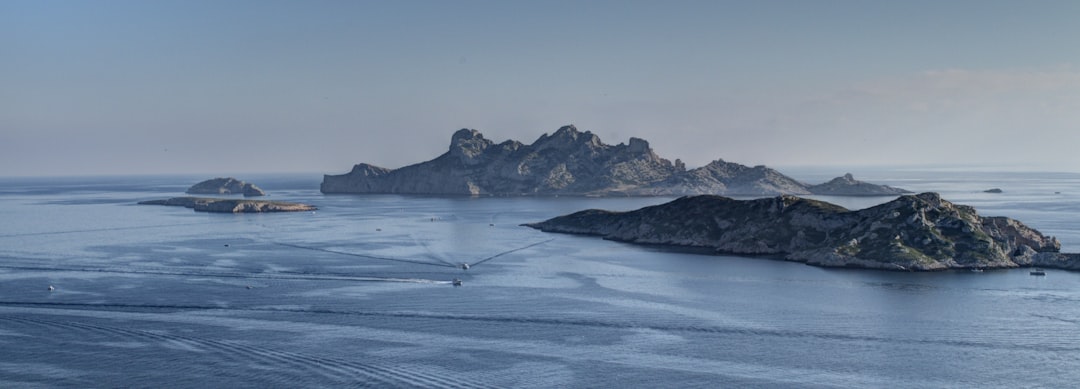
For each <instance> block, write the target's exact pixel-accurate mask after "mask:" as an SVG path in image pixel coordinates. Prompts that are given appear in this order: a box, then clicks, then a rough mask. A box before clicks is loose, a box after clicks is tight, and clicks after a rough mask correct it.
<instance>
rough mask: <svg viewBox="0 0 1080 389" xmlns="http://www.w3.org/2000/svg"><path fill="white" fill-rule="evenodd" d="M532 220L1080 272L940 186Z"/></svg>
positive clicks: (1079, 262)
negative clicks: (880, 195)
mask: <svg viewBox="0 0 1080 389" xmlns="http://www.w3.org/2000/svg"><path fill="white" fill-rule="evenodd" d="M526 226H529V227H532V228H536V229H539V230H541V231H545V232H557V233H569V234H580V235H593V236H600V237H603V238H604V239H609V240H615V241H622V242H629V243H636V244H647V245H660V246H674V247H694V248H706V249H710V250H712V251H713V252H715V253H718V254H734V255H748V256H765V257H770V258H780V259H784V260H788V261H795V262H802V263H806V264H808V265H814V266H822V267H854V268H868V269H883V270H896V271H938V270H949V269H999V268H1015V267H1029V266H1037V267H1046V268H1056V269H1066V270H1080V254H1067V253H1061V252H1060V248H1061V245H1060V243H1059V242H1058V241H1057V239H1056V238H1053V237H1048V236H1045V235H1043V234H1042V233H1040V232H1038V231H1037V230H1035V229H1032V228H1030V227H1028V226H1026V225H1024V224H1023V223H1021V222H1019V221H1017V220H1014V219H1010V218H1006V217H982V216H979V215H978V214H977V213H976V212H975V210H974V208H971V207H968V206H964V205H958V204H953V203H951V202H948V201H946V200H943V199H941V197H940V196H939V195H937V194H936V193H923V194H919V195H906V196H901V197H900V198H898V199H896V200H893V201H890V202H888V203H885V204H881V205H878V206H875V207H871V208H867V209H863V210H858V211H850V210H847V209H844V208H843V207H840V206H837V205H833V204H830V203H826V202H823V201H817V200H811V199H805V198H800V197H796V196H788V195H784V196H777V197H773V198H762V199H756V200H734V199H730V198H726V197H721V196H689V197H683V198H679V199H677V200H674V201H672V202H669V203H666V204H661V205H656V206H652V207H645V208H642V209H638V210H635V211H629V212H611V211H604V210H586V211H580V212H576V213H573V214H569V215H565V216H559V217H556V218H552V219H549V220H546V221H543V222H539V223H530V224H526Z"/></svg>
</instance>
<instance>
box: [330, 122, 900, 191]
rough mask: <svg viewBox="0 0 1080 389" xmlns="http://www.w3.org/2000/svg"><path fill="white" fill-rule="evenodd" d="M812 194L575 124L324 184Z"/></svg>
mask: <svg viewBox="0 0 1080 389" xmlns="http://www.w3.org/2000/svg"><path fill="white" fill-rule="evenodd" d="M834 181H835V180H834ZM850 181H851V183H849V185H847V186H846V187H844V186H841V185H829V184H822V185H826V186H823V187H822V188H825V190H828V191H829V193H827V194H843V193H841V192H842V191H843V190H844V188H849V189H850V188H856V189H857V190H856V191H855V192H856V194H863V195H865V194H870V193H871V192H873V191H874V189H873V188H874V187H876V186H875V185H872V184H866V183H861V182H858V181H854V179H851V180H850ZM813 188H814V187H813V186H808V185H806V184H803V183H801V182H799V181H797V180H795V179H793V178H791V177H788V176H785V175H783V174H781V173H780V172H778V171H776V170H773V169H770V168H768V167H765V166H755V167H748V166H744V165H740V164H737V163H732V162H725V161H723V160H717V161H713V162H712V163H710V164H708V165H706V166H703V167H700V168H696V169H690V170H687V169H686V165H685V164H683V163H682V161H680V160H675V163H672V162H671V161H669V160H667V159H663V158H660V157H659V156H658V155H656V153H655V152H653V150H652V148H650V147H649V142H647V141H645V140H643V139H638V138H630V142H629V144H622V143H620V144H618V145H607V144H604V143H603V142H601V141H600V138H599V137H598V136H596V135H595V134H593V133H591V132H589V131H585V132H580V131H578V129H577V128H576V127H574V126H564V127H562V128H560V129H559V130H558V131H555V133H554V134H551V135H548V134H544V135H542V136H540V138H539V139H537V140H536V141H535V142H533V143H532V144H530V145H526V144H522V143H520V142H517V141H506V142H503V143H498V144H496V143H494V142H492V141H490V140H488V139H485V138H484V136H483V135H482V134H481V133H480V132H479V131H476V130H470V129H461V130H459V131H457V132H455V133H454V135H453V136H452V137H451V139H450V148H449V150H448V151H447V152H446V153H444V154H443V155H441V156H439V157H437V158H435V159H433V160H430V161H427V162H421V163H418V164H415V165H410V166H406V167H403V168H400V169H386V168H382V167H377V166H373V165H369V164H365V163H361V164H358V165H356V166H354V167H353V169H352V171H350V172H349V173H347V174H342V175H325V176H324V177H323V182H322V185H321V190H322V192H323V193H402V194H465V195H587V196H656V195H688V194H725V195H743V196H759V195H776V194H798V195H805V194H812V193H816V192H814V191H813ZM889 189H890V190H893V191H895V189H894V188H889ZM878 191H879V192H880V193H879V194H893V193H895V192H891V191H889V190H878Z"/></svg>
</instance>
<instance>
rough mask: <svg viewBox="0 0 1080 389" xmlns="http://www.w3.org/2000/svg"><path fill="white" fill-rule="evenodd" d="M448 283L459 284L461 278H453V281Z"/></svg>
mask: <svg viewBox="0 0 1080 389" xmlns="http://www.w3.org/2000/svg"><path fill="white" fill-rule="evenodd" d="M450 283H451V284H453V285H454V286H461V279H460V278H455V279H454V280H453V281H450Z"/></svg>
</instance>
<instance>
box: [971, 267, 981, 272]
mask: <svg viewBox="0 0 1080 389" xmlns="http://www.w3.org/2000/svg"><path fill="white" fill-rule="evenodd" d="M971 272H972V273H982V272H983V268H981V267H973V268H971Z"/></svg>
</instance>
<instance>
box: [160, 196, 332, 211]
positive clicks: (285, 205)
mask: <svg viewBox="0 0 1080 389" xmlns="http://www.w3.org/2000/svg"><path fill="white" fill-rule="evenodd" d="M139 204H141V205H170V206H177V207H186V208H191V209H194V210H195V211H197V212H216V213H259V212H303V211H314V210H316V209H318V208H316V207H314V206H311V205H307V204H301V203H291V202H287V201H270V200H245V199H214V198H207V197H173V198H171V199H166V200H149V201H140V202H139Z"/></svg>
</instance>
